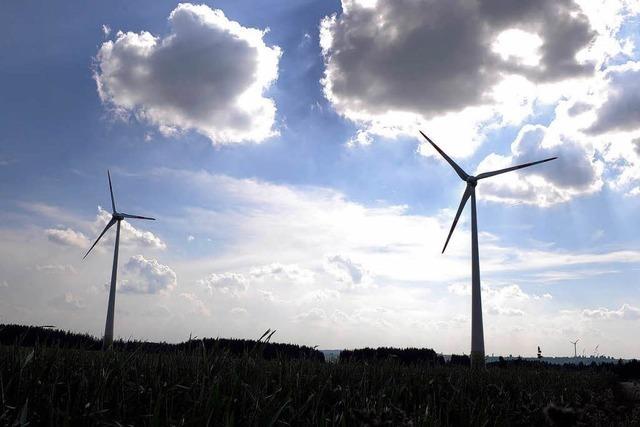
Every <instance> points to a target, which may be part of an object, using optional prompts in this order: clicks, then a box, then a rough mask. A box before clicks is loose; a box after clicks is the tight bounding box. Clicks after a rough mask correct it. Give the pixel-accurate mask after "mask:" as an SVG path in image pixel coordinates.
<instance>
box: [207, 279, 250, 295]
mask: <svg viewBox="0 0 640 427" xmlns="http://www.w3.org/2000/svg"><path fill="white" fill-rule="evenodd" d="M198 283H199V284H200V285H202V286H205V287H206V288H207V289H208V290H209V292H211V293H213V292H221V293H223V294H228V295H232V296H239V295H240V294H242V293H244V292H246V290H247V287H248V280H247V279H246V277H245V276H244V275H242V274H238V273H220V274H218V273H211V274H209V275H208V276H207V277H205V278H204V279H200V280H199V281H198Z"/></svg>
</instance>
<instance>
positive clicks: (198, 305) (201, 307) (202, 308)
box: [180, 292, 211, 317]
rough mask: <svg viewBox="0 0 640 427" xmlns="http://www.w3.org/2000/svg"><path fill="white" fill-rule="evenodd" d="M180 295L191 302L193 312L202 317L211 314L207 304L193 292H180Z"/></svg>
mask: <svg viewBox="0 0 640 427" xmlns="http://www.w3.org/2000/svg"><path fill="white" fill-rule="evenodd" d="M180 296H181V297H182V298H184V299H185V300H187V301H188V302H189V303H191V305H192V306H193V308H194V312H195V313H198V314H200V315H201V316H204V317H210V316H211V310H209V307H207V305H206V304H205V303H204V302H203V301H202V300H201V299H200V298H198V297H197V296H196V295H195V294H193V293H191V292H183V293H181V294H180Z"/></svg>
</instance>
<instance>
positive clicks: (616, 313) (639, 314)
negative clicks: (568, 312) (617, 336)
mask: <svg viewBox="0 0 640 427" xmlns="http://www.w3.org/2000/svg"><path fill="white" fill-rule="evenodd" d="M582 315H583V316H584V317H587V318H590V319H605V320H610V319H624V320H638V319H640V308H638V307H634V306H632V305H629V304H623V305H622V307H620V308H619V309H618V310H609V309H607V308H597V309H585V310H583V311H582Z"/></svg>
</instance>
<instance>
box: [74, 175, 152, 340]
mask: <svg viewBox="0 0 640 427" xmlns="http://www.w3.org/2000/svg"><path fill="white" fill-rule="evenodd" d="M107 177H108V178H109V193H110V194H111V220H110V221H109V222H108V223H107V225H106V226H105V227H104V230H102V233H100V235H99V236H98V238H97V239H96V241H95V242H94V243H93V245H91V247H90V248H89V250H88V251H87V253H86V254H84V256H83V257H82V259H85V258H86V257H87V255H89V252H91V250H92V249H93V248H94V247H95V246H96V245H97V244H98V242H99V241H100V239H101V238H102V236H104V233H106V232H107V230H108V229H109V228H111V226H112V225H113V224H116V244H115V249H114V251H113V269H112V270H111V287H110V288H109V305H108V306H107V323H106V325H105V327H104V339H103V341H102V348H103V349H104V350H107V349H109V348H110V347H111V344H113V314H114V311H115V306H116V277H117V276H118V247H119V246H120V221H122V220H123V219H125V218H135V219H149V220H155V218H149V217H146V216H140V215H130V214H126V213H122V212H118V211H117V210H116V202H115V199H114V198H113V187H112V186H111V173H109V170H107Z"/></svg>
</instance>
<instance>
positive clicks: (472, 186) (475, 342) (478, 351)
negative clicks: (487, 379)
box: [420, 131, 557, 367]
mask: <svg viewBox="0 0 640 427" xmlns="http://www.w3.org/2000/svg"><path fill="white" fill-rule="evenodd" d="M420 133H421V134H422V136H424V137H425V139H426V140H427V141H429V143H430V144H431V145H432V146H433V148H435V149H436V151H437V152H438V153H440V155H441V156H442V157H443V158H444V159H445V160H446V161H447V163H449V164H450V165H451V167H452V168H453V169H454V170H455V171H456V173H457V174H458V176H459V177H460V179H462V180H463V181H465V182H466V183H467V187H466V188H465V190H464V193H463V195H462V200H461V201H460V206H458V212H457V213H456V216H455V218H454V220H453V224H452V225H451V230H450V231H449V235H448V236H447V241H446V242H445V244H444V247H443V248H442V253H444V251H445V249H447V245H448V244H449V239H451V235H452V234H453V230H454V229H455V228H456V224H458V219H460V214H461V213H462V210H463V209H464V207H465V205H466V203H467V201H468V200H469V198H471V366H472V367H480V366H483V365H484V332H483V327H482V298H481V296H480V257H479V254H478V220H477V215H476V185H477V184H478V181H479V180H481V179H485V178H490V177H492V176H496V175H500V174H503V173H506V172H511V171H514V170H517V169H522V168H526V167H528V166H533V165H537V164H540V163H544V162H548V161H551V160H554V159H557V157H551V158H549V159H544V160H539V161H537V162H531V163H525V164H522V165H517V166H511V167H509V168H505V169H499V170H496V171H492V172H484V173H481V174H478V175H476V176H473V175H469V174H467V173H466V172H465V171H464V170H463V169H462V168H461V167H460V166H458V165H457V164H456V162H454V161H453V160H452V159H451V158H450V157H449V156H447V155H446V153H445V152H444V151H442V150H441V149H440V147H438V146H437V145H436V144H435V143H434V142H433V141H432V140H431V139H429V137H428V136H427V135H425V134H424V133H423V132H422V131H420Z"/></svg>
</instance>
